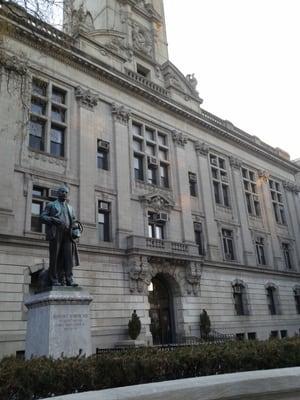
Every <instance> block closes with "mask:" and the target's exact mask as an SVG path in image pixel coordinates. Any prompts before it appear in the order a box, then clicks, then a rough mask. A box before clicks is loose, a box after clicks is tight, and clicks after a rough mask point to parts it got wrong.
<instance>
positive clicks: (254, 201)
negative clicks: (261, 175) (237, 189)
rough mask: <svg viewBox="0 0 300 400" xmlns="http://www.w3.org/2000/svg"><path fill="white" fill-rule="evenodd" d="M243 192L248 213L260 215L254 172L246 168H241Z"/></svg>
mask: <svg viewBox="0 0 300 400" xmlns="http://www.w3.org/2000/svg"><path fill="white" fill-rule="evenodd" d="M242 177H243V185H244V193H245V197H246V205H247V211H248V214H250V215H253V216H256V217H260V216H261V211H260V203H259V197H258V194H257V187H256V180H257V179H256V173H255V172H254V171H251V170H249V169H247V168H242Z"/></svg>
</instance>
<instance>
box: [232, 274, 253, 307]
mask: <svg viewBox="0 0 300 400" xmlns="http://www.w3.org/2000/svg"><path fill="white" fill-rule="evenodd" d="M232 289H233V300H234V307H235V311H236V315H249V314H250V312H249V303H248V296H247V291H246V285H245V284H244V282H243V281H240V280H238V279H237V280H235V281H234V282H233V283H232Z"/></svg>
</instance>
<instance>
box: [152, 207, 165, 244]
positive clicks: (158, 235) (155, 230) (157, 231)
mask: <svg viewBox="0 0 300 400" xmlns="http://www.w3.org/2000/svg"><path fill="white" fill-rule="evenodd" d="M166 220H167V217H165V220H163V218H160V214H157V213H154V212H148V236H149V237H150V238H153V239H161V240H163V239H164V238H165V232H164V231H165V222H166Z"/></svg>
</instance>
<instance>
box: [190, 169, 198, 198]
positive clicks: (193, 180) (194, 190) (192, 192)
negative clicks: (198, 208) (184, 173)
mask: <svg viewBox="0 0 300 400" xmlns="http://www.w3.org/2000/svg"><path fill="white" fill-rule="evenodd" d="M189 185H190V195H191V196H193V197H197V175H196V174H194V173H193V172H189Z"/></svg>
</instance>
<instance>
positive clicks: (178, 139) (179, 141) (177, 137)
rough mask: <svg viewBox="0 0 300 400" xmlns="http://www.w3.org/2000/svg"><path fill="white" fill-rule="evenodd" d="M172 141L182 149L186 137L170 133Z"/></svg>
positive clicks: (181, 134) (177, 133)
mask: <svg viewBox="0 0 300 400" xmlns="http://www.w3.org/2000/svg"><path fill="white" fill-rule="evenodd" d="M172 139H173V141H174V142H175V144H177V146H181V147H184V146H185V144H186V143H187V137H186V136H185V135H184V134H183V133H182V132H180V131H176V130H173V131H172Z"/></svg>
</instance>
